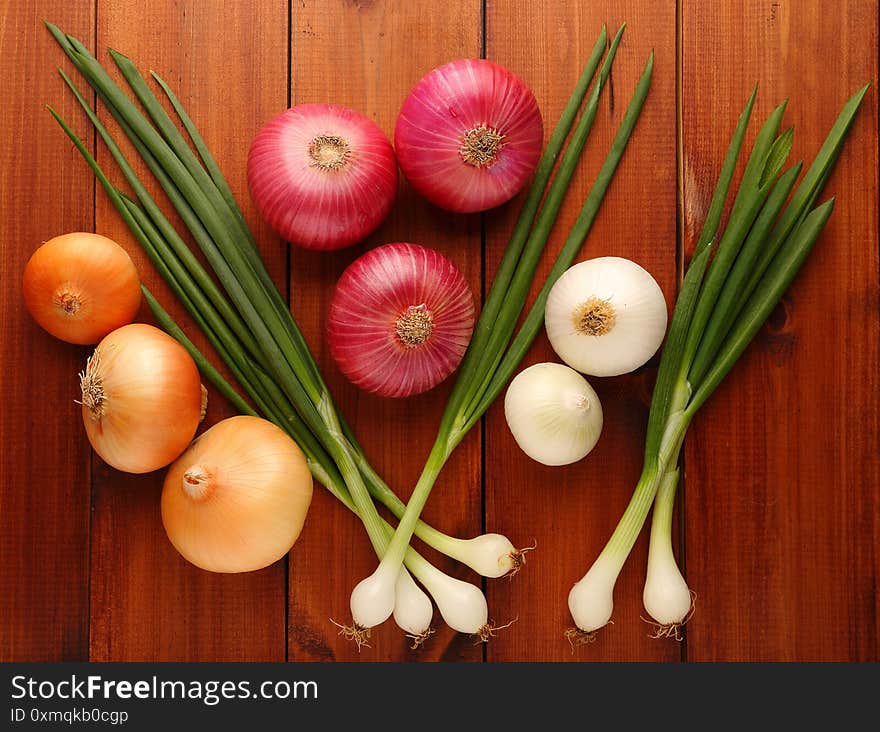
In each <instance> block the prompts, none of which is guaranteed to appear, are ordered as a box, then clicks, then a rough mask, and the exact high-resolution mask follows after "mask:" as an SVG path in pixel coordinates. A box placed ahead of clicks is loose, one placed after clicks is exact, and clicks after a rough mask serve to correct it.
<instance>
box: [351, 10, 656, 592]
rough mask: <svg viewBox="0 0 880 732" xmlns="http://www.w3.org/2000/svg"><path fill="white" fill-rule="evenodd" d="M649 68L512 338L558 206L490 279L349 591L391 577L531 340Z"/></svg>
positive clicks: (564, 168) (614, 159)
mask: <svg viewBox="0 0 880 732" xmlns="http://www.w3.org/2000/svg"><path fill="white" fill-rule="evenodd" d="M622 32H623V28H621V29H620V31H618V33H617V35H616V36H615V39H614V43H613V44H612V46H611V49H610V50H609V53H608V56H607V57H606V61H605V64H604V66H603V69H602V71H601V72H600V75H599V79H598V80H597V82H596V85H595V86H594V90H593V93H592V94H591V95H590V98H589V100H588V102H587V105H586V107H585V110H584V112H583V114H582V116H581V120H580V123H579V125H578V130H576V132H575V135H574V138H573V139H578V138H579V135H584V136H585V135H586V133H587V132H588V131H589V129H590V127H591V125H592V122H593V119H594V117H595V108H596V106H597V105H598V102H599V95H600V93H601V90H602V85H603V84H604V82H605V80H606V78H607V75H608V73H609V72H610V68H611V61H612V60H613V54H614V52H615V51H616V48H617V45H616V44H617V43H619V41H620V37H621V34H622ZM652 71H653V54H651V57H650V58H649V59H648V62H647V64H646V66H645V69H644V71H643V73H642V76H641V78H640V80H639V83H638V85H637V86H636V91H635V93H634V95H633V98H632V100H631V102H630V104H629V107H628V109H627V111H626V114H625V115H624V118H623V121H622V123H621V125H620V128H619V131H618V133H617V135H616V137H615V139H614V142H613V144H612V147H611V151H610V152H609V154H608V156H607V158H606V161H605V164H604V165H603V166H602V168H601V170H600V172H599V175H598V177H597V179H596V182H595V183H594V185H593V189H592V191H591V193H590V195H589V196H588V197H587V200H586V202H585V203H584V206H583V209H582V211H581V214H580V216H579V217H578V220H577V222H576V223H575V225H574V227H573V229H572V232H571V234H570V235H569V237H568V239H567V240H566V243H565V245H564V247H563V249H562V252H561V253H560V254H559V256H558V258H557V260H556V264H555V265H554V267H553V270H552V272H551V275H550V277H548V278H547V280H546V282H545V284H544V288H543V289H542V292H541V294H540V295H539V297H538V302H537V303H536V305H535V307H534V308H533V309H532V310H531V311H530V313H529V315H528V316H527V318H526V320H525V323H524V325H523V326H522V328H521V329H520V331H519V334H518V335H517V337H516V339H514V341H513V343H512V344H511V336H512V334H513V330H514V328H515V325H516V321H517V319H518V317H519V314H520V312H521V310H522V307H523V304H524V302H525V299H526V296H527V293H528V290H529V287H530V284H531V281H532V279H533V277H534V271H535V267H536V266H537V262H538V259H539V257H540V253H541V251H542V250H543V248H544V245H545V244H546V242H547V238H548V236H549V233H550V229H551V227H552V225H553V222H554V220H555V216H556V213H557V211H558V207H557V208H556V209H550V210H549V212H548V213H547V216H546V217H545V216H544V211H545V210H546V205H547V204H545V208H544V209H542V211H541V213H540V214H539V215H538V218H537V220H536V223H535V225H534V227H533V228H532V231H531V233H530V234H529V237H528V238H527V240H526V243H525V245H524V246H523V249H522V253H521V254H520V257H519V260H518V261H517V263H516V267H515V269H514V271H513V275H512V276H511V277H510V278H509V281H507V282H505V281H498V280H496V281H495V282H493V285H492V288H491V290H490V293H489V296H488V300H492V301H497V302H500V303H501V305H500V306H499V307H498V308H497V309H493V310H491V311H484V312H483V313H482V314H481V315H480V319H479V321H478V324H477V327H476V331H477V332H479V333H481V334H482V337H480V338H474V340H473V341H472V343H471V345H470V346H469V348H468V351H467V353H466V354H465V358H464V360H463V362H462V366H461V367H460V370H459V376H458V380H457V382H456V384H455V387H454V388H453V393H452V396H451V397H450V400H449V402H448V404H447V407H446V410H445V411H444V414H443V418H442V419H441V423H440V429H439V431H438V434H437V438H436V440H435V442H434V445H433V447H432V448H431V451H430V454H429V455H428V458H427V461H426V463H425V466H424V468H423V470H422V474H421V476H420V477H419V480H418V482H417V483H416V486H415V489H414V490H413V494H412V497H411V498H410V500H409V503H408V504H407V507H406V511H405V513H404V514H403V517H402V518H401V519H400V523H399V524H398V527H397V531H396V532H395V534H394V538H393V539H392V540H391V544H390V545H389V547H388V551H387V552H386V554H385V555H384V557H383V558H382V561H381V562H380V564H379V567H378V569H377V570H376V571H375V572H374V573H373V574H372V575H370V576H369V577H367V578H366V579H364V580H362V581H361V583H360V584H359V585H358V586H357V587H356V588H355V592H358V591H359V590H360V588H369V587H372V586H373V585H374V584H375V583H376V582H381V581H387V580H383V578H385V577H387V576H388V575H393V573H394V572H396V571H397V568H399V567H400V564H401V562H402V561H403V556H404V552H405V550H406V547H407V546H408V544H409V541H410V539H411V537H412V534H413V531H414V528H415V526H416V522H417V521H418V518H419V516H420V514H421V511H422V509H423V508H424V505H425V502H426V501H427V499H428V496H429V495H430V493H431V489H432V488H433V486H434V483H435V482H436V479H437V477H438V475H439V473H440V471H441V470H442V468H443V466H444V465H445V463H446V460H447V459H448V458H449V455H450V454H451V453H452V451H453V450H454V449H455V447H456V446H457V445H458V444H459V443H460V442H461V440H462V439H463V438H464V436H465V434H467V432H468V430H470V428H471V427H473V425H474V424H476V422H477V421H478V420H479V418H480V416H482V414H483V413H484V412H485V410H486V409H487V408H488V406H489V404H490V403H491V401H492V400H493V399H494V397H495V396H497V394H498V393H499V392H500V390H501V389H502V388H503V385H504V383H506V381H507V380H508V379H509V378H510V376H511V375H512V373H513V371H514V370H515V369H516V367H517V365H518V364H519V362H520V360H521V359H522V357H523V356H524V355H525V352H526V350H527V349H528V347H529V345H530V344H531V342H532V341H533V340H534V337H535V335H536V334H537V332H538V330H539V328H540V326H541V323H542V322H543V302H544V301H545V300H546V297H547V293H548V292H549V290H550V288H551V287H552V286H553V284H554V282H555V281H556V279H557V278H558V277H559V276H560V275H561V274H562V272H563V271H564V270H565V269H566V268H567V267H568V266H569V265H570V263H571V260H572V259H573V258H574V256H575V255H576V254H577V251H578V250H579V249H580V247H581V245H582V244H583V241H584V239H585V238H586V236H587V234H588V232H589V230H590V227H591V225H592V222H593V220H594V218H595V216H596V213H597V211H598V208H599V205H600V204H601V202H602V200H603V198H604V195H605V192H606V191H607V189H608V186H609V184H610V181H611V178H612V177H613V175H614V172H615V170H616V169H617V164H618V163H619V161H620V159H621V157H622V155H623V151H624V149H625V147H626V143H627V141H628V140H629V137H630V134H631V133H632V130H633V128H634V127H635V123H636V120H637V119H638V116H639V113H640V111H641V108H642V105H643V104H644V101H645V97H646V96H647V93H648V89H649V86H650V82H651V74H652ZM578 152H579V150H578ZM567 153H568V151H567ZM567 153H566V155H565V156H564V157H563V160H562V163H561V165H560V170H559V172H558V173H557V176H556V180H554V186H555V185H556V183H557V182H558V181H559V180H560V178H561V179H562V180H564V181H565V183H566V185H567V182H568V180H569V179H570V176H571V174H572V172H573V167H574V165H575V162H576V155H574V154H573V155H572V156H569V155H568V154H567ZM552 198H553V190H552V189H551V192H550V193H549V194H548V201H550V200H552ZM521 225H523V222H522V221H520V222H518V224H517V227H515V229H514V233H513V236H512V239H513V240H514V241H518V240H519V239H518V237H519V236H520V232H519V228H520V226H521ZM499 293H500V294H499Z"/></svg>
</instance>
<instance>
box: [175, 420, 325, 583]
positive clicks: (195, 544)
mask: <svg viewBox="0 0 880 732" xmlns="http://www.w3.org/2000/svg"><path fill="white" fill-rule="evenodd" d="M311 501H312V476H311V473H310V472H309V467H308V465H307V464H306V459H305V456H304V455H303V453H302V451H301V450H300V449H299V447H298V446H297V444H296V443H295V442H294V441H293V440H292V439H290V437H288V436H287V434H286V433H285V432H283V431H282V430H281V429H280V428H278V427H276V426H275V425H274V424H272V423H271V422H268V421H266V420H265V419H260V418H259V417H247V416H239V417H230V418H229V419H224V420H223V421H222V422H218V423H217V424H215V425H214V426H213V427H211V428H210V429H209V430H207V431H206V432H205V433H204V434H202V435H201V436H200V437H199V438H198V439H197V440H195V442H193V443H192V444H191V445H190V447H189V449H188V450H187V451H186V452H185V453H183V455H181V456H180V457H179V458H178V459H177V460H175V462H174V464H173V465H172V466H171V467H170V468H169V469H168V475H167V476H166V477H165V485H164V487H163V488H162V523H163V524H164V526H165V532H166V533H167V534H168V538H169V539H170V540H171V543H172V544H174V547H175V548H176V549H177V551H179V552H180V553H181V554H182V555H183V556H184V558H186V559H187V560H189V561H190V562H192V563H193V564H195V565H196V566H197V567H201V568H202V569H206V570H209V571H211V572H250V571H253V570H256V569H262V568H263V567H266V566H268V565H270V564H272V563H273V562H275V561H277V560H278V559H281V557H283V556H284V555H285V554H287V552H288V551H290V548H291V547H292V546H293V544H294V542H296V540H297V538H298V537H299V534H300V531H301V530H302V527H303V523H304V522H305V519H306V514H307V513H308V510H309V504H310V503H311Z"/></svg>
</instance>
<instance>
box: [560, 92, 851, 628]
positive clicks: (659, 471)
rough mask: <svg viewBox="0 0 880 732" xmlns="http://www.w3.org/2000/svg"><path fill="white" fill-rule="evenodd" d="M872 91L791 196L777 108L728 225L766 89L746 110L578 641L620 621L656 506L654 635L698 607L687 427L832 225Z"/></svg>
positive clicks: (651, 560)
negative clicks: (679, 515)
mask: <svg viewBox="0 0 880 732" xmlns="http://www.w3.org/2000/svg"><path fill="white" fill-rule="evenodd" d="M867 89H868V87H867V86H865V87H864V88H863V89H861V90H859V91H858V92H857V93H856V94H855V95H854V96H853V97H852V98H851V99H849V101H847V103H846V104H845V105H844V107H843V109H842V111H841V112H840V115H839V116H838V118H837V120H836V122H835V123H834V125H833V127H832V128H831V131H830V133H829V134H828V137H827V139H826V140H825V142H824V144H823V145H822V148H821V150H820V151H819V154H818V156H817V157H816V159H815V161H814V162H813V164H812V165H811V166H810V168H809V170H808V171H807V173H806V175H805V176H804V178H803V180H802V181H801V182H800V185H799V186H798V187H797V188H796V189H795V190H794V193H793V194H792V195H791V198H790V200H789V194H791V192H792V189H794V185H795V182H796V180H797V177H798V175H799V174H800V171H801V168H802V163H797V164H795V165H793V166H791V167H790V168H789V169H788V170H786V171H785V172H784V173H782V174H781V175H780V171H781V170H782V168H783V166H784V165H785V161H786V159H787V158H788V155H789V152H790V151H791V145H792V139H793V131H792V129H787V130H785V131H784V132H782V133H781V134H780V133H779V126H780V122H781V120H782V115H783V113H784V111H785V106H786V105H785V103H783V104H781V105H780V106H779V107H777V108H776V109H775V110H774V111H773V112H772V113H771V114H770V116H769V117H768V119H767V121H766V122H765V123H764V125H763V127H762V128H761V130H760V132H759V133H758V136H757V138H756V140H755V143H754V146H753V148H752V152H751V155H750V156H749V159H748V162H747V163H746V167H745V170H744V172H743V176H742V179H741V181H740V185H739V190H738V191H737V194H736V196H735V198H734V201H733V204H732V208H731V212H730V215H729V219H728V221H727V225H726V227H725V228H724V231H723V233H721V234H720V235H719V233H718V230H719V223H720V220H721V214H722V210H723V209H724V205H725V200H726V198H727V193H728V189H729V187H730V183H731V179H732V177H733V172H734V169H735V167H736V163H737V159H738V158H739V153H740V149H741V147H742V143H743V137H744V136H745V132H746V128H747V126H748V122H749V118H750V116H751V112H752V107H753V105H754V102H755V95H756V93H757V88H756V89H755V91H754V92H753V93H752V96H751V98H750V99H749V101H748V104H747V105H746V108H745V109H744V111H743V112H742V114H741V115H740V118H739V123H738V125H737V127H736V130H735V132H734V135H733V139H732V141H731V143H730V147H729V149H728V151H727V155H726V157H725V159H724V164H723V166H722V169H721V174H720V177H719V180H718V184H717V186H716V189H715V193H714V196H713V198H712V203H711V205H710V208H709V213H708V216H707V219H706V221H705V224H704V226H703V229H702V233H701V235H700V238H699V240H698V243H697V246H696V248H695V250H694V254H693V258H692V259H691V263H690V265H689V267H688V269H687V273H686V274H685V277H684V280H683V282H682V285H681V290H680V292H679V295H678V300H677V302H676V305H675V311H674V313H673V316H672V322H671V324H670V326H669V332H668V333H667V336H666V345H665V347H664V350H663V355H662V357H661V360H660V368H659V371H658V375H657V383H656V385H655V387H654V395H653V399H652V401H651V410H650V414H649V417H648V430H647V437H646V444H645V460H644V467H643V470H642V475H641V477H640V479H639V481H638V484H637V485H636V488H635V492H634V493H633V496H632V499H631V501H630V503H629V505H628V506H627V508H626V511H625V512H624V514H623V517H622V518H621V520H620V523H619V524H618V526H617V528H616V529H615V531H614V533H613V535H612V536H611V539H610V540H609V541H608V544H607V545H606V546H605V549H604V550H603V551H602V553H601V554H600V555H599V557H598V558H597V559H596V561H595V562H594V563H593V565H592V567H590V569H589V571H588V572H587V573H586V574H585V575H584V577H583V578H582V579H581V580H580V581H579V582H577V584H575V586H574V587H573V588H572V590H571V593H570V594H569V599H568V602H569V609H570V610H571V614H572V617H573V618H574V620H575V623H576V625H577V630H576V631H575V632H574V633H573V634H571V635H570V637H571V638H572V639H574V638H578V639H580V640H587V639H590V638H591V637H592V634H593V633H594V632H595V631H596V630H598V629H599V628H601V627H603V626H604V625H606V624H607V623H608V622H609V620H610V619H611V612H612V609H613V591H614V584H615V582H616V581H617V576H618V574H619V573H620V570H621V568H622V567H623V564H624V562H625V561H626V558H627V557H628V556H629V553H630V551H631V549H632V547H633V544H634V543H635V540H636V537H637V536H638V534H639V531H640V530H641V528H642V525H643V524H644V522H645V518H646V517H647V515H648V511H649V510H650V508H651V505H652V504H653V505H654V514H653V518H652V525H651V541H650V547H649V555H648V571H647V580H646V582H645V590H644V596H643V600H644V604H645V608H646V610H647V611H648V613H649V614H650V615H651V617H652V618H653V619H654V621H655V623H656V628H655V631H656V633H655V634H656V635H657V636H658V637H661V636H668V637H675V638H679V637H680V636H679V629H680V626H681V624H682V623H683V622H684V621H685V620H686V619H687V617H688V615H689V613H690V612H691V611H692V596H691V592H690V590H689V588H688V586H687V583H686V582H685V581H684V578H683V577H682V575H681V572H680V571H679V570H678V567H677V565H676V562H675V558H674V556H673V552H672V538H671V534H672V508H673V503H674V500H675V490H676V486H677V483H678V478H679V467H678V458H679V453H680V452H681V447H682V443H683V441H684V437H685V433H686V432H687V429H688V426H689V425H690V423H691V420H692V419H693V418H694V415H695V414H696V412H697V410H699V408H700V407H701V406H702V405H703V404H704V403H705V402H706V400H707V399H708V398H709V396H710V395H711V394H712V392H713V391H715V389H716V388H717V387H718V385H719V384H720V383H721V381H722V380H723V379H724V377H725V376H726V375H727V374H728V372H729V371H730V369H731V368H732V367H733V365H734V364H735V363H736V361H737V359H738V358H739V357H740V356H741V355H742V353H743V351H744V350H745V348H746V346H748V344H749V343H750V342H751V340H752V338H753V337H754V336H755V334H756V333H757V332H758V330H759V329H760V327H761V325H762V324H763V323H764V321H765V320H766V319H767V317H768V316H769V315H770V313H771V312H772V310H773V308H774V307H775V306H776V304H777V303H778V302H779V300H780V298H781V297H782V295H783V293H784V292H785V290H786V288H787V287H788V285H789V284H790V283H791V281H792V279H793V278H794V276H795V275H796V274H797V272H798V270H799V269H800V267H801V265H802V264H803V263H804V261H805V260H806V257H807V255H808V254H809V253H810V250H811V248H812V246H813V244H815V242H816V240H817V239H818V237H819V235H820V234H821V233H822V229H823V228H824V226H825V223H826V222H827V221H828V217H829V216H830V215H831V211H832V209H833V207H834V199H833V198H832V199H830V200H828V201H826V202H824V203H822V204H820V205H818V206H815V207H814V205H815V203H816V200H817V198H818V196H819V194H820V193H821V190H822V188H823V186H824V184H825V182H826V181H827V179H828V176H829V175H830V173H831V169H832V167H833V165H834V163H835V161H836V160H837V158H838V156H839V154H840V150H841V148H842V146H843V142H844V139H845V137H846V134H847V132H848V130H849V128H850V125H851V124H852V122H853V119H854V118H855V114H856V112H857V110H858V108H859V104H860V103H861V101H862V98H863V97H864V95H865V93H866V91H867ZM786 201H788V204H787V205H786ZM716 241H717V244H715V242H716ZM713 245H714V246H713ZM713 248H714V256H713V257H712V260H711V262H709V256H710V253H711V252H712V250H713Z"/></svg>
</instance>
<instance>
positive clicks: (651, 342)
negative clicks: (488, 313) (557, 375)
mask: <svg viewBox="0 0 880 732" xmlns="http://www.w3.org/2000/svg"><path fill="white" fill-rule="evenodd" d="M666 318H667V314H666V300H665V298H664V297H663V291H662V290H661V289H660V286H659V285H658V284H657V281H656V280H655V279H654V278H653V277H652V276H651V275H650V273H648V272H647V271H646V270H644V269H642V267H640V266H639V265H638V264H636V263H635V262H632V261H630V260H628V259H622V258H621V257H599V258H597V259H590V260H587V261H586V262H581V263H579V264H576V265H574V266H573V267H571V268H570V269H568V270H567V271H566V272H565V273H564V274H563V275H562V276H561V277H560V278H559V279H558V280H557V281H556V284H554V285H553V287H552V289H551V290H550V294H549V296H548V297H547V305H546V307H545V309H544V325H545V327H546V328H547V337H548V338H549V339H550V345H551V346H553V350H554V351H556V354H557V355H558V356H559V358H561V359H562V360H563V361H565V363H567V364H568V365H569V366H571V367H572V368H573V369H576V370H577V371H580V372H581V373H584V374H589V375H591V376H618V375H620V374H626V373H629V372H630V371H633V370H635V369H637V368H638V367H639V366H641V365H642V364H644V363H645V362H646V361H648V359H650V358H651V356H653V355H654V354H655V353H656V352H657V349H658V348H659V347H660V344H661V343H662V342H663V336H664V334H665V332H666Z"/></svg>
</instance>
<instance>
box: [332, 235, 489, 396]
mask: <svg viewBox="0 0 880 732" xmlns="http://www.w3.org/2000/svg"><path fill="white" fill-rule="evenodd" d="M327 320H328V323H327V330H328V337H329V341H330V352H331V353H332V354H333V358H334V359H335V360H336V363H337V364H338V365H339V368H340V370H341V371H342V372H343V373H344V374H345V375H346V376H347V377H348V378H349V379H350V380H351V381H352V382H353V383H355V384H357V385H358V386H359V387H361V388H362V389H366V390H367V391H370V392H373V393H375V394H380V395H382V396H389V397H404V396H410V395H412V394H420V393H421V392H423V391H427V390H428V389H430V388H432V387H434V386H436V385H437V384H439V383H440V382H441V381H443V379H445V378H446V377H447V376H449V374H451V373H452V372H453V371H454V370H455V368H456V366H458V364H459V362H460V361H461V358H462V356H464V352H465V350H466V349H467V345H468V342H469V341H470V337H471V333H472V331H473V329H474V299H473V296H472V294H471V291H470V288H469V287H468V283H467V280H465V278H464V275H462V273H461V271H460V270H459V269H458V267H456V266H455V265H454V264H453V263H452V262H451V261H449V260H448V259H447V258H446V257H444V256H443V255H442V254H440V253H439V252H436V251H434V250H433V249H428V248H427V247H420V246H417V245H415V244H407V243H397V244H386V245H385V246H381V247H378V248H376V249H373V250H371V251H369V252H367V253H366V254H364V255H363V256H362V257H360V258H359V259H356V260H355V261H354V262H352V263H351V265H349V267H348V269H346V270H345V272H343V273H342V277H340V278H339V282H338V283H337V285H336V290H335V292H334V293H333V299H332V301H331V302H330V313H329V316H328V319H327Z"/></svg>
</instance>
